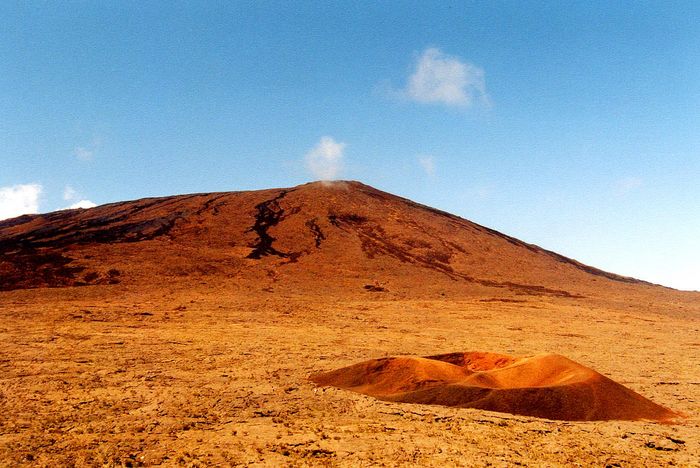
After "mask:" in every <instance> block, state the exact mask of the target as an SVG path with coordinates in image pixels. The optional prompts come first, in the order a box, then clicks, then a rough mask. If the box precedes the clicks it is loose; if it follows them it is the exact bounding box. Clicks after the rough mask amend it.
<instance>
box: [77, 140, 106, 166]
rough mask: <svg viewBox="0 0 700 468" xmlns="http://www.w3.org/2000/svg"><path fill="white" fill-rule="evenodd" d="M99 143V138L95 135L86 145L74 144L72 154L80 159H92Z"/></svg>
mask: <svg viewBox="0 0 700 468" xmlns="http://www.w3.org/2000/svg"><path fill="white" fill-rule="evenodd" d="M101 143H102V142H101V139H100V138H99V137H95V138H93V139H92V142H91V143H90V144H88V145H81V146H76V147H75V148H74V149H73V156H75V157H76V158H77V159H79V160H81V161H92V159H93V158H94V157H95V153H97V150H98V149H99V147H100V144H101Z"/></svg>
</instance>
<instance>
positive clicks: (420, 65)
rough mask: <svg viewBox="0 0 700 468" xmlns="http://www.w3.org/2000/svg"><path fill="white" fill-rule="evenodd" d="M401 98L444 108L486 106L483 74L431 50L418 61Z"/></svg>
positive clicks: (474, 67)
mask: <svg viewBox="0 0 700 468" xmlns="http://www.w3.org/2000/svg"><path fill="white" fill-rule="evenodd" d="M403 94H404V95H405V96H406V97H408V98H409V99H411V100H414V101H417V102H422V103H429V104H444V105H446V106H459V107H468V106H471V105H473V104H474V103H475V102H480V103H482V104H486V105H488V104H489V97H488V94H487V92H486V81H485V79H484V70H483V69H482V68H480V67H477V66H476V65H473V64H471V63H469V62H465V61H462V60H460V59H459V58H458V57H455V56H451V55H447V54H445V53H443V52H442V51H441V50H440V49H437V48H434V47H432V48H428V49H426V50H425V51H423V53H422V54H421V55H420V57H419V58H418V60H417V62H416V65H415V69H414V70H413V73H412V74H411V76H409V78H408V83H407V85H406V89H405V90H404V91H403Z"/></svg>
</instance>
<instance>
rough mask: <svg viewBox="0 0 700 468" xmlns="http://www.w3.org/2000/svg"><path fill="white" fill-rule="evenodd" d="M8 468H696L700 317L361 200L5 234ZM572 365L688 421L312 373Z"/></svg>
mask: <svg viewBox="0 0 700 468" xmlns="http://www.w3.org/2000/svg"><path fill="white" fill-rule="evenodd" d="M0 317H1V318H2V319H1V320H0V375H1V376H2V377H1V379H0V414H2V416H0V460H2V463H0V464H4V465H20V464H26V465H37V466H65V465H87V466H94V465H105V464H106V465H118V466H121V465H125V466H128V465H131V466H136V465H154V464H166V465H172V464H181V465H187V466H203V465H210V464H224V465H225V464H263V465H274V466H279V465H285V464H291V465H318V464H330V465H336V464H337V465H353V466H355V465H358V464H359V465H363V464H364V465H368V464H387V465H396V464H406V465H421V466H423V465H445V464H451V465H463V466H484V465H487V464H492V465H496V466H512V465H514V464H540V465H549V466H570V465H572V464H580V465H589V464H600V465H603V466H604V465H609V466H644V465H647V466H658V465H660V464H675V465H685V466H693V465H697V464H698V456H697V454H698V453H700V443H698V442H697V441H698V440H700V437H698V434H700V431H699V430H698V429H699V428H700V417H699V416H698V414H699V411H698V410H699V409H700V406H699V403H698V402H700V352H699V350H700V342H698V336H699V335H698V331H700V294H699V293H689V292H679V291H675V290H672V289H669V288H664V287H660V286H655V285H652V284H648V283H644V282H641V281H638V280H634V279H631V278H626V277H621V276H618V275H615V274H612V273H607V272H603V271H600V270H598V269H595V268H593V267H589V266H586V265H583V264H581V263H578V262H576V261H575V260H571V259H568V258H565V257H563V256H561V255H558V254H555V253H553V252H549V251H547V250H545V249H542V248H540V247H537V246H534V245H531V244H527V243H525V242H522V241H519V240H517V239H514V238H512V237H509V236H507V235H504V234H501V233H498V232H496V231H493V230H491V229H488V228H486V227H483V226H480V225H478V224H475V223H472V222H470V221H467V220H464V219H462V218H459V217H456V216H453V215H450V214H448V213H444V212H441V211H438V210H435V209H432V208H429V207H425V206H422V205H419V204H416V203H414V202H411V201H409V200H406V199H403V198H399V197H395V196H393V195H390V194H387V193H385V192H381V191H379V190H376V189H373V188H371V187H368V186H365V185H362V184H359V183H357V182H336V183H329V184H322V183H313V184H307V185H302V186H299V187H295V188H290V189H272V190H261V191H254V192H231V193H217V194H195V195H184V196H175V197H165V198H153V199H144V200H137V201H133V202H123V203H114V204H109V205H103V206H99V207H96V208H92V209H88V210H66V211H61V212H55V213H48V214H43V215H31V216H22V217H19V218H15V219H11V220H5V221H0ZM465 349H479V350H483V351H488V352H493V353H497V354H504V355H509V356H528V355H534V354H540V353H558V354H561V355H564V356H567V358H569V359H571V360H574V361H576V362H578V363H581V364H582V365H583V366H585V367H587V368H588V367H589V368H591V369H595V370H596V371H598V372H600V374H602V375H603V376H605V377H610V378H614V380H615V381H617V382H619V383H620V384H621V385H624V386H625V387H628V388H629V389H631V390H632V391H634V392H638V393H639V394H641V395H644V396H645V397H647V398H649V399H650V400H652V401H654V402H655V403H657V404H659V405H662V406H664V407H668V408H671V409H672V410H674V411H678V412H681V413H683V414H685V415H686V416H687V418H686V419H684V420H683V421H682V422H681V423H680V424H674V425H668V424H658V423H651V422H645V421H596V422H572V421H555V420H550V419H541V418H536V417H532V416H522V415H521V416H513V415H506V414H503V413H495V412H490V411H486V410H483V409H469V408H446V407H439V406H432V405H421V404H412V403H399V402H393V401H380V400H375V399H374V398H371V397H369V396H365V395H361V394H357V393H353V392H348V391H346V390H340V389H333V388H322V389H319V388H316V386H315V385H314V384H313V383H312V382H310V381H309V380H308V376H309V375H311V374H317V373H321V372H328V371H331V370H333V369H337V368H341V367H343V366H349V365H352V364H355V363H358V362H361V361H366V360H369V359H379V358H386V357H388V356H409V355H411V356H435V355H440V354H446V353H453V352H455V351H460V350H465Z"/></svg>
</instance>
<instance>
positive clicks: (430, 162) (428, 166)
mask: <svg viewBox="0 0 700 468" xmlns="http://www.w3.org/2000/svg"><path fill="white" fill-rule="evenodd" d="M418 164H420V167H421V168H423V170H424V171H425V173H426V174H427V175H428V176H430V177H432V176H434V175H435V160H434V159H433V157H432V156H419V157H418Z"/></svg>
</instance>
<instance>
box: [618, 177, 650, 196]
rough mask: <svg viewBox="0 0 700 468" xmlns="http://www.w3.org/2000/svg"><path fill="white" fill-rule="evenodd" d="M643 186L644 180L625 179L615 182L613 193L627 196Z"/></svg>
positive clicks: (636, 178)
mask: <svg viewBox="0 0 700 468" xmlns="http://www.w3.org/2000/svg"><path fill="white" fill-rule="evenodd" d="M642 185H644V180H642V179H641V178H639V177H625V178H622V179H620V180H618V181H617V182H615V193H617V194H618V195H627V194H628V193H630V192H633V191H634V190H637V189H638V188H640V187H641V186H642Z"/></svg>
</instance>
